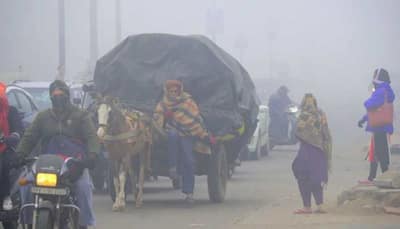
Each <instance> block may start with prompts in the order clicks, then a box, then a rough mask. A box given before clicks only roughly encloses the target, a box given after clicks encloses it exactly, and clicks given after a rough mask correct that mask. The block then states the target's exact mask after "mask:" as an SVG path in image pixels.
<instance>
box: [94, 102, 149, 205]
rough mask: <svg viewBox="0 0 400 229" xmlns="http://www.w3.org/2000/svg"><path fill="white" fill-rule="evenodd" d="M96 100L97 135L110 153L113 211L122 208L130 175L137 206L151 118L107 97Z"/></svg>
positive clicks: (146, 157)
mask: <svg viewBox="0 0 400 229" xmlns="http://www.w3.org/2000/svg"><path fill="white" fill-rule="evenodd" d="M99 101H100V102H99V107H98V110H97V112H98V121H99V129H98V130H97V135H98V137H99V138H100V139H101V140H102V141H103V142H104V145H105V148H106V150H107V151H108V152H109V156H110V162H111V169H112V171H113V181H114V188H115V194H116V197H115V201H114V204H113V211H122V210H124V208H125V195H126V194H125V184H126V179H127V177H130V178H131V181H132V182H131V184H132V185H133V190H135V192H134V193H135V197H136V207H140V206H141V205H142V201H143V199H142V198H143V197H142V195H143V185H144V179H145V172H146V171H149V170H150V154H151V147H152V135H151V122H150V121H149V120H151V119H150V118H149V117H148V116H147V115H145V114H143V113H141V112H138V111H133V112H128V111H126V110H123V109H122V108H120V107H119V106H118V105H117V103H116V101H115V100H114V99H112V98H111V97H104V98H101V99H100V100H99ZM135 156H139V161H140V169H139V177H138V189H136V179H135V177H136V176H135V169H134V167H133V165H134V163H132V161H133V158H134V157H135Z"/></svg>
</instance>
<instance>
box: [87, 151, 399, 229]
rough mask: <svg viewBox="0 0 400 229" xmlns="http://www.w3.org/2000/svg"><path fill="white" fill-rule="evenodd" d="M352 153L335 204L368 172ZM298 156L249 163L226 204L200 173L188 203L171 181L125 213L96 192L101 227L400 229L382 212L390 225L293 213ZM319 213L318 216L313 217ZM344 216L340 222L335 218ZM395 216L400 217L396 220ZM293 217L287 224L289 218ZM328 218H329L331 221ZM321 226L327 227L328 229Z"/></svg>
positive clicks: (342, 164)
mask: <svg viewBox="0 0 400 229" xmlns="http://www.w3.org/2000/svg"><path fill="white" fill-rule="evenodd" d="M349 155H350V154H343V155H339V156H338V155H336V160H335V161H336V163H335V164H336V166H335V167H334V168H335V171H337V172H335V173H334V174H333V176H332V179H331V183H332V185H331V186H333V187H331V188H330V189H328V194H327V199H330V200H331V202H335V199H336V196H337V194H338V193H339V192H340V190H342V189H343V188H345V187H349V186H350V185H351V184H353V183H354V181H355V180H356V179H358V178H360V177H361V176H362V175H364V174H365V173H366V172H367V169H368V165H367V164H366V163H365V162H363V161H362V160H359V156H358V155H356V156H354V154H353V156H354V157H355V158H357V161H356V162H354V159H353V158H352V159H349ZM294 156H295V151H294V149H293V148H291V149H290V148H289V149H286V150H278V151H275V152H273V153H272V155H271V156H269V157H266V158H263V159H262V160H260V161H247V162H244V163H243V164H242V166H241V167H239V168H238V169H237V171H236V173H235V174H234V177H233V178H232V180H230V181H229V183H228V192H227V197H226V201H225V202H224V203H222V204H213V203H211V202H209V200H208V195H207V183H206V179H205V177H197V180H196V191H195V197H196V203H195V204H194V205H193V206H191V207H188V206H186V205H185V204H184V202H183V196H182V194H181V193H180V192H179V191H176V190H173V189H172V188H171V184H170V181H169V180H168V179H160V180H159V181H157V182H153V183H146V189H145V195H144V205H143V207H142V208H140V209H136V208H135V207H134V203H133V201H132V197H131V196H130V197H129V199H128V205H127V209H126V211H125V212H122V213H115V212H112V211H111V205H112V202H111V200H110V198H109V196H107V195H96V196H95V209H96V214H97V222H98V225H97V228H99V229H103V228H104V229H109V228H148V229H152V228H155V229H159V228H162V229H169V228H171V229H180V228H297V226H296V224H302V223H307V222H308V223H309V224H306V225H308V226H304V225H303V226H299V228H348V229H356V228H368V229H369V228H387V229H391V228H398V225H399V224H396V223H394V224H393V222H396V219H399V221H398V223H400V217H399V218H394V219H393V218H390V219H389V220H386V218H382V217H387V216H377V217H378V218H376V219H377V220H376V222H378V221H379V220H381V221H382V222H387V223H386V224H385V223H383V224H379V225H369V223H364V222H366V220H365V219H369V220H371V216H366V217H349V216H334V215H331V214H329V215H327V216H325V217H326V218H312V220H311V221H310V220H308V219H307V218H304V216H300V218H299V217H298V216H293V214H292V213H291V212H292V210H293V209H295V207H299V206H300V203H301V202H300V197H299V196H298V191H297V186H296V183H295V180H294V178H293V176H292V173H291V162H292V160H293V158H294ZM312 217H317V216H312ZM373 217H375V216H373ZM335 218H338V221H337V222H335V221H334V220H333V219H335ZM393 220H394V221H393ZM286 221H287V223H288V224H287V225H286V224H285V222H286ZM326 222H329V223H328V224H326ZM321 225H324V226H323V227H322V226H321Z"/></svg>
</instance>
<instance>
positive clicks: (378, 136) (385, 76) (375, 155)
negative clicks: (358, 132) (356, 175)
mask: <svg viewBox="0 0 400 229" xmlns="http://www.w3.org/2000/svg"><path fill="white" fill-rule="evenodd" d="M372 83H373V85H374V89H373V93H372V95H371V96H370V97H369V98H368V99H367V100H366V101H365V102H364V107H365V108H366V110H367V114H366V115H364V116H363V118H362V119H361V120H360V121H358V126H359V127H360V128H362V127H363V125H364V123H365V122H367V127H366V131H368V132H371V133H372V134H373V136H372V138H371V147H370V150H369V153H368V160H369V161H370V163H371V164H370V170H369V176H368V179H367V180H360V181H359V183H360V184H364V185H371V184H372V181H373V180H374V179H375V177H376V173H377V169H378V162H379V164H380V167H381V170H382V173H384V172H385V171H386V170H388V169H389V164H390V152H389V144H388V137H389V135H391V134H393V102H394V99H395V95H394V92H393V90H392V88H391V87H390V77H389V73H388V72H387V71H386V70H385V69H383V68H378V69H376V70H375V72H374V76H373V81H372Z"/></svg>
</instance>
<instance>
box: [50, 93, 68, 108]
mask: <svg viewBox="0 0 400 229" xmlns="http://www.w3.org/2000/svg"><path fill="white" fill-rule="evenodd" d="M68 102H69V98H68V97H67V96H66V95H53V96H52V97H51V103H52V104H53V108H55V109H64V108H65V107H66V106H67V104H68Z"/></svg>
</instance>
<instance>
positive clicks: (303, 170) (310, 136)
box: [292, 94, 332, 214]
mask: <svg viewBox="0 0 400 229" xmlns="http://www.w3.org/2000/svg"><path fill="white" fill-rule="evenodd" d="M300 109H301V111H300V116H299V118H298V120H297V128H296V136H297V138H298V139H299V140H300V149H299V151H298V153H297V156H296V158H295V159H294V161H293V164H292V169H293V173H294V176H295V177H296V179H297V182H298V186H299V190H300V194H301V197H302V199H303V208H300V209H298V210H296V211H295V212H294V213H295V214H310V213H312V209H311V196H314V199H315V202H316V205H317V209H316V210H315V211H314V213H325V210H323V209H322V204H323V187H324V186H325V185H326V184H327V182H328V170H329V169H330V165H331V158H332V138H331V135H330V131H329V128H328V122H327V119H326V116H325V114H324V112H323V111H322V110H320V109H319V108H318V106H317V101H316V99H315V98H314V96H313V95H312V94H306V95H305V96H304V98H303V101H302V103H301V107H300Z"/></svg>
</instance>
